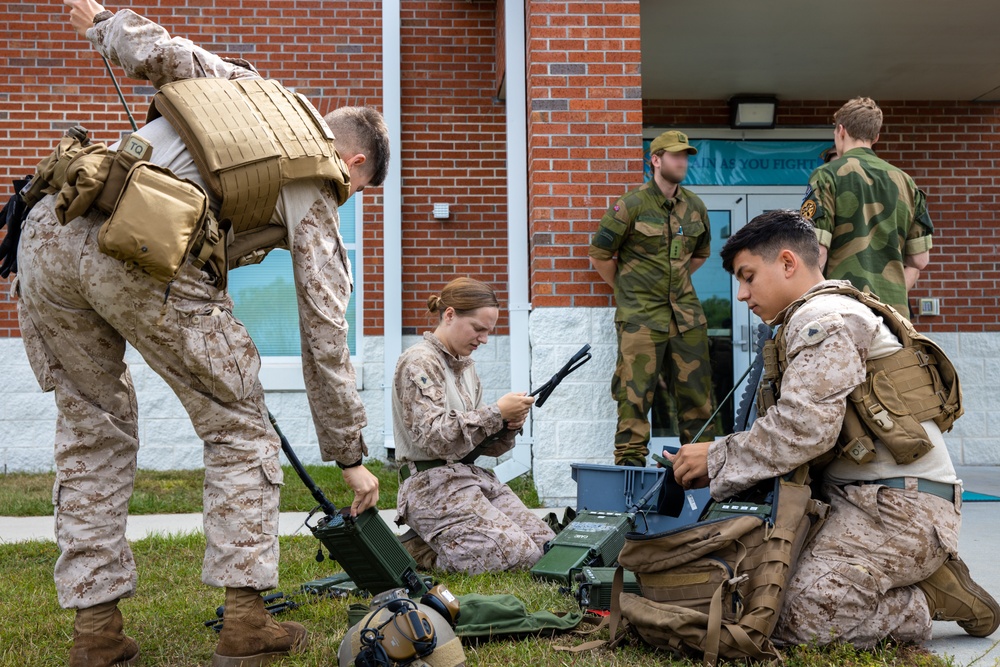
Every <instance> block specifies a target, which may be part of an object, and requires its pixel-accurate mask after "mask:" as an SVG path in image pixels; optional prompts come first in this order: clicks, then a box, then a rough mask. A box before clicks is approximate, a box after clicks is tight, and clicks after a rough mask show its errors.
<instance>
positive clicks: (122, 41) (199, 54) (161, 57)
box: [87, 9, 260, 88]
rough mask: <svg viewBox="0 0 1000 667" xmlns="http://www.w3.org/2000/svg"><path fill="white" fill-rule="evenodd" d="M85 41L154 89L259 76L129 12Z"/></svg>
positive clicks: (89, 33)
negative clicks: (187, 81)
mask: <svg viewBox="0 0 1000 667" xmlns="http://www.w3.org/2000/svg"><path fill="white" fill-rule="evenodd" d="M87 39H88V40H90V42H91V43H92V44H93V45H94V47H95V48H96V49H97V51H98V53H100V54H101V55H103V56H105V57H106V58H107V59H108V60H110V61H111V62H113V63H114V64H116V65H120V66H121V67H122V68H123V69H124V70H125V74H126V75H127V76H128V77H129V78H132V79H142V80H146V81H149V82H150V83H152V84H153V86H155V87H156V88H159V87H160V86H162V85H163V84H165V83H170V82H171V81H179V80H181V79H197V78H205V77H217V78H222V79H240V78H255V77H256V78H259V76H260V75H259V74H257V72H256V71H255V70H254V69H253V68H252V67H251V66H250V65H249V63H245V62H244V63H242V65H239V64H236V63H235V62H233V61H231V60H225V59H223V58H221V57H219V56H217V55H215V54H213V53H211V52H209V51H206V50H205V49H203V48H201V47H200V46H197V45H196V44H195V43H194V42H192V41H191V40H188V39H183V38H181V37H171V36H170V35H169V34H168V33H167V31H166V30H165V29H164V28H162V27H160V26H159V25H157V24H156V23H154V22H152V21H150V20H149V19H146V18H144V17H142V16H139V15H138V14H136V13H135V12H133V11H131V10H129V9H121V10H119V11H117V12H115V15H114V16H112V17H111V18H110V19H108V20H107V21H101V22H100V23H98V24H97V25H95V26H94V27H93V28H90V29H89V30H88V31H87Z"/></svg>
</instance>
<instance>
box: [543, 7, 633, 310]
mask: <svg viewBox="0 0 1000 667" xmlns="http://www.w3.org/2000/svg"><path fill="white" fill-rule="evenodd" d="M526 7H527V12H528V14H527V30H528V34H527V40H528V42H527V63H526V64H527V70H528V72H527V75H528V81H527V91H528V104H529V109H528V113H529V117H528V166H529V195H528V196H529V199H528V211H529V226H530V228H529V234H530V235H531V236H530V238H531V302H532V304H533V305H534V306H535V307H536V308H550V307H557V306H603V305H607V304H608V303H609V297H608V295H610V294H611V292H610V289H609V288H608V287H607V285H604V284H602V283H600V279H599V278H597V274H596V273H594V272H593V270H592V269H591V268H590V262H589V260H588V259H587V245H588V244H589V243H590V237H591V235H592V234H593V231H594V222H595V220H597V219H598V218H599V216H598V218H595V217H594V215H595V212H596V211H602V212H603V210H604V209H606V208H607V206H608V202H609V201H610V200H611V199H612V198H613V197H617V196H619V195H620V194H621V193H622V192H623V191H624V190H625V189H626V188H628V187H629V186H630V185H632V184H635V183H636V179H637V176H636V175H638V178H639V179H640V180H641V178H642V77H641V74H640V65H641V63H640V60H641V58H640V52H639V1H638V0H629V1H628V2H538V1H535V0H530V1H529V2H527V4H526Z"/></svg>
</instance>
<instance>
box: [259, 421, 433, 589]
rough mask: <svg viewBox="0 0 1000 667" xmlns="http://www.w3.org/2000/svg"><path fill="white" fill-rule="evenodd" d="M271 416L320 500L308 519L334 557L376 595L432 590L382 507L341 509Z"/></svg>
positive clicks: (285, 447) (303, 477)
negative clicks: (358, 511)
mask: <svg viewBox="0 0 1000 667" xmlns="http://www.w3.org/2000/svg"><path fill="white" fill-rule="evenodd" d="M268 417H269V418H270V419H271V425H272V426H274V430H275V431H276V432H277V434H278V437H279V438H280V439H281V449H282V451H284V452H285V456H286V457H288V462H289V463H291V464H292V468H294V469H295V472H296V474H298V476H299V478H300V479H301V480H302V483H303V484H305V485H306V488H307V489H309V492H310V493H311V494H312V497H313V498H315V499H316V502H317V503H319V505H318V506H317V507H316V508H315V509H313V510H312V511H311V512H310V513H309V516H308V517H307V518H306V526H308V527H309V530H311V531H312V534H313V536H314V537H316V539H318V540H319V541H320V542H321V543H322V545H323V547H326V549H327V551H329V552H330V557H331V558H333V559H334V560H336V561H337V562H338V563H340V566H341V567H342V568H344V572H346V573H347V574H348V576H349V577H350V578H351V581H353V582H354V583H355V585H357V587H358V589H360V590H365V591H368V592H369V593H371V594H372V595H377V594H378V593H381V592H383V591H387V590H391V589H395V588H405V589H406V590H407V591H408V592H409V594H410V595H413V596H420V595H423V594H424V593H425V592H427V584H426V582H425V581H424V579H423V578H422V577H421V576H420V575H419V574H417V563H416V561H415V560H413V557H412V556H411V555H410V554H409V552H408V551H407V550H406V548H405V547H404V546H403V545H402V544H401V543H400V541H399V539H398V538H397V537H396V534H395V533H393V532H392V530H391V529H390V528H389V526H388V525H387V524H386V522H385V521H384V520H383V519H382V517H381V516H379V513H378V510H376V509H375V508H374V507H370V508H368V509H367V510H365V511H364V512H362V513H361V514H359V515H358V516H357V517H352V516H351V515H350V509H349V508H344V509H342V510H338V509H337V507H336V506H335V505H334V504H333V503H332V502H330V500H329V499H327V497H326V496H325V495H324V494H323V491H322V490H321V489H320V488H319V487H318V486H316V482H314V481H313V479H312V477H311V476H310V475H309V473H308V472H306V469H305V467H303V465H302V462H301V461H299V457H298V456H296V454H295V451H294V450H292V446H291V445H290V444H288V439H287V438H285V435H284V434H283V433H282V432H281V429H279V428H278V423H277V421H276V420H275V419H274V415H271V414H270V413H268ZM318 512H322V513H323V517H322V518H321V519H319V520H318V521H317V522H316V523H315V524H311V523H309V521H310V519H312V517H313V515H315V514H317V513H318ZM323 547H320V550H319V553H318V554H317V560H322V554H323Z"/></svg>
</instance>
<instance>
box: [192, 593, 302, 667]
mask: <svg viewBox="0 0 1000 667" xmlns="http://www.w3.org/2000/svg"><path fill="white" fill-rule="evenodd" d="M307 635H308V633H307V632H306V629H305V628H304V627H302V626H301V625H300V624H298V623H294V622H291V621H287V622H285V623H281V624H279V623H278V622H277V621H276V620H274V617H272V616H271V614H269V613H268V611H267V610H266V609H264V600H263V598H261V597H260V593H258V592H257V591H255V590H254V589H252V588H227V589H226V611H225V614H224V615H223V618H222V632H221V633H219V645H218V646H217V647H216V649H215V655H213V656H212V667H261V666H262V665H268V664H270V663H272V662H274V661H275V660H277V659H279V658H282V657H284V656H286V655H288V654H289V653H298V652H300V651H302V649H304V648H305V647H306V643H307Z"/></svg>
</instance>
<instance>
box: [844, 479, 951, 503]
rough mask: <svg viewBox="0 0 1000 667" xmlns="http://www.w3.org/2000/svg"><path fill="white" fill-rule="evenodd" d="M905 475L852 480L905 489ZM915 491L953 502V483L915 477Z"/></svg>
mask: <svg viewBox="0 0 1000 667" xmlns="http://www.w3.org/2000/svg"><path fill="white" fill-rule="evenodd" d="M906 480H907V478H906V477H890V478H888V479H873V480H867V481H859V482H853V483H854V484H878V485H880V486H887V487H889V488H890V489H905V488H906ZM917 491H920V492H921V493H929V494H931V495H932V496H937V497H938V498H944V499H945V500H947V501H948V502H949V503H953V502H955V485H954V484H945V483H944V482H932V481H930V480H929V479H917Z"/></svg>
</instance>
